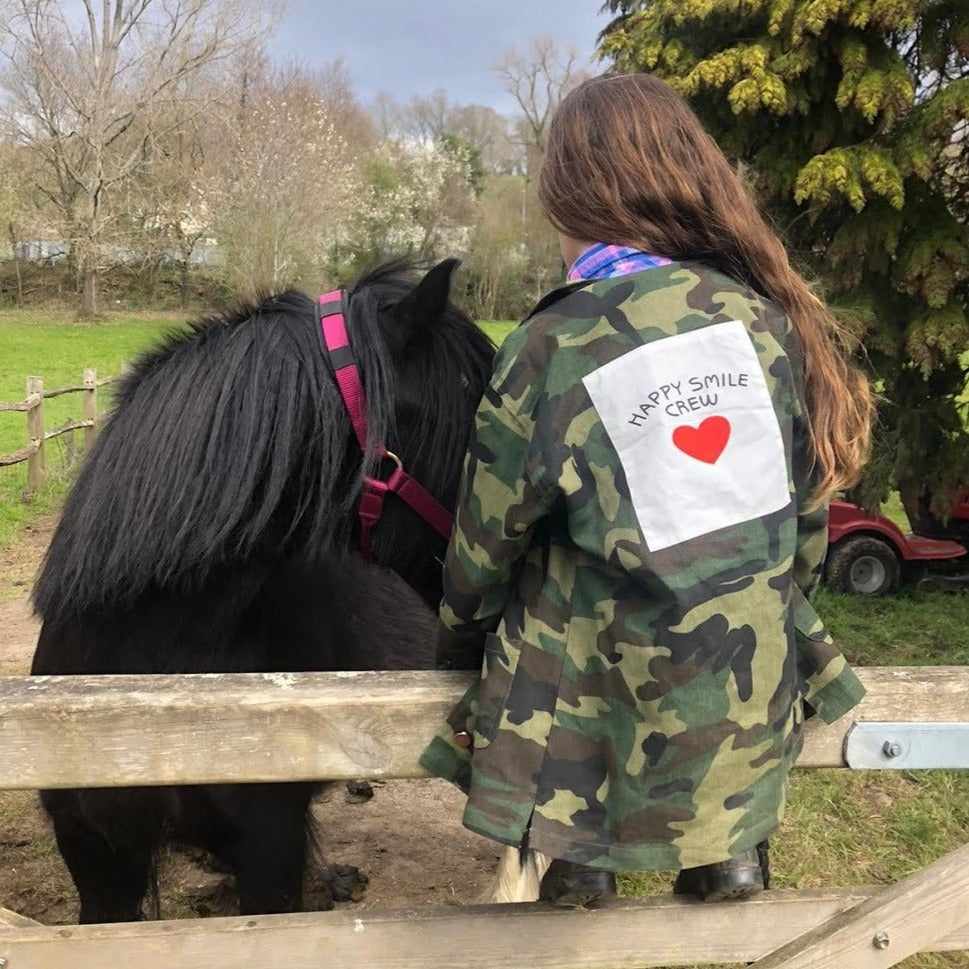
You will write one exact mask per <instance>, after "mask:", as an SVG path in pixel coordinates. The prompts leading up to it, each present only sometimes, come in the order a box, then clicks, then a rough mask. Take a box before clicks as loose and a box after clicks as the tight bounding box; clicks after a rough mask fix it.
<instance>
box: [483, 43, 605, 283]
mask: <svg viewBox="0 0 969 969" xmlns="http://www.w3.org/2000/svg"><path fill="white" fill-rule="evenodd" d="M494 71H495V73H497V74H498V76H499V77H500V78H501V80H502V82H503V83H504V86H505V89H506V90H507V91H508V93H509V94H510V95H511V96H512V97H513V98H514V99H515V102H516V103H517V105H518V107H519V109H520V110H521V115H520V117H519V118H518V119H517V131H518V139H519V142H520V144H521V146H522V149H523V152H524V156H525V166H524V171H525V180H524V185H523V187H522V195H521V205H522V217H521V226H522V234H523V238H522V241H523V243H524V245H525V247H526V251H527V253H528V273H527V275H528V277H529V281H530V283H531V287H532V293H533V297H534V299H536V300H537V299H538V298H539V297H540V296H541V295H542V294H543V293H544V292H545V291H546V290H547V289H548V288H549V286H550V284H551V283H552V281H553V280H554V279H556V278H559V277H560V273H561V264H562V259H561V255H560V253H559V246H558V240H557V237H556V234H555V232H554V231H553V229H552V227H551V226H550V225H549V224H548V222H547V221H546V219H545V217H544V215H543V214H542V211H541V206H540V205H539V202H538V173H539V171H540V169H541V167H542V161H543V159H544V157H545V142H546V138H547V136H548V126H549V123H550V122H551V120H552V115H553V114H554V113H555V109H556V108H557V107H558V106H559V104H560V103H561V101H562V98H563V97H565V95H566V94H568V92H569V91H570V90H571V89H572V88H574V87H575V86H576V85H578V84H579V83H581V82H582V81H583V80H584V79H585V78H586V76H587V72H586V71H584V70H581V69H580V68H579V55H578V52H577V51H576V50H575V49H574V48H567V49H564V50H563V49H562V48H561V47H560V46H559V44H558V42H557V41H556V40H554V39H553V38H551V37H536V38H534V39H533V40H532V41H531V43H530V44H529V45H528V46H527V47H525V48H513V49H511V50H509V51H507V52H506V53H505V54H504V55H503V56H502V58H501V59H500V60H499V61H498V62H497V64H495V66H494Z"/></svg>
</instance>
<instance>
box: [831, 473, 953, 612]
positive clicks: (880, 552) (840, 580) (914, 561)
mask: <svg viewBox="0 0 969 969" xmlns="http://www.w3.org/2000/svg"><path fill="white" fill-rule="evenodd" d="M916 527H917V528H918V529H919V532H920V533H922V534H918V535H916V534H908V535H906V534H905V533H904V532H903V531H902V530H901V529H900V528H899V527H898V526H897V525H896V524H895V523H894V522H893V521H891V520H890V519H888V518H885V516H884V515H872V514H870V513H869V512H866V511H865V510H864V509H863V508H860V507H859V506H858V505H853V504H851V503H850V502H847V501H832V502H831V511H830V517H829V519H828V557H827V561H826V562H825V566H824V577H825V581H826V582H827V583H828V585H830V586H831V587H832V588H834V589H840V590H841V591H842V592H850V593H853V594H855V595H864V596H884V595H888V594H889V593H891V592H894V591H895V590H896V589H897V588H898V586H899V584H900V583H901V582H902V580H903V579H904V580H906V581H911V580H921V581H920V584H925V585H930V586H935V587H940V588H951V587H955V586H959V585H965V584H969V574H967V573H969V559H966V558H965V555H966V547H967V546H969V489H964V490H963V491H960V493H959V496H958V498H957V501H956V504H955V506H954V508H953V512H952V517H951V518H950V520H949V522H948V523H943V522H942V520H941V519H939V518H937V517H935V516H931V515H930V514H928V508H927V503H926V508H925V513H924V514H921V515H920V520H919V521H918V522H917V523H916ZM957 537H958V538H959V539H960V540H961V541H956V540H955V539H956V538H957Z"/></svg>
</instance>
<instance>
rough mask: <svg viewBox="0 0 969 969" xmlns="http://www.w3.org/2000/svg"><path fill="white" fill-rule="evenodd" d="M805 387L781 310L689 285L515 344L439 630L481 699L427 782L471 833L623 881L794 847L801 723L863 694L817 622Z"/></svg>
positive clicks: (646, 282)
mask: <svg viewBox="0 0 969 969" xmlns="http://www.w3.org/2000/svg"><path fill="white" fill-rule="evenodd" d="M800 373H801V364H800V362H799V350H798V342H797V340H796V338H795V336H794V335H793V333H792V330H791V326H790V322H789V320H788V319H787V317H786V316H785V315H784V314H783V313H782V312H781V311H780V310H779V308H778V307H777V306H776V305H774V304H773V303H771V302H769V301H766V300H764V299H762V298H760V297H758V296H756V295H755V294H754V293H752V292H751V291H750V290H749V289H747V288H745V287H744V286H742V285H741V284H739V283H737V282H735V281H734V280H732V279H729V278H727V277H725V276H723V275H720V274H719V273H716V272H714V271H712V270H709V269H707V268H705V267H703V266H700V265H698V264H693V263H673V264H672V265H671V266H668V267H663V268H659V269H651V270H649V271H646V272H639V273H634V274H632V275H628V276H623V277H619V278H612V279H602V280H597V281H595V282H592V283H591V284H585V285H583V286H582V287H581V288H579V289H573V290H571V291H570V290H565V291H563V292H562V293H560V294H558V295H557V296H556V297H554V298H552V299H547V300H545V301H543V304H540V307H539V309H538V311H537V312H536V313H534V314H533V315H532V316H531V317H530V318H529V319H527V320H526V321H525V323H524V324H523V325H522V326H521V327H520V328H519V329H518V330H517V331H515V332H514V333H513V334H512V335H511V336H509V338H508V339H507V340H506V342H505V344H504V346H503V347H502V349H501V351H500V353H499V356H498V359H497V363H496V370H495V375H494V378H493V381H492V383H491V386H490V388H489V390H488V391H487V393H486V394H485V398H484V400H483V401H482V403H481V406H480V409H479V411H478V415H477V419H476V428H475V432H474V435H473V438H472V442H471V445H470V448H469V454H468V459H467V464H466V468H465V480H464V485H463V490H462V498H461V500H460V502H459V511H458V514H457V522H456V528H455V533H454V536H453V538H452V541H451V544H450V546H449V550H448V555H447V561H446V565H445V594H444V601H443V603H442V607H441V619H442V636H441V640H440V642H439V658H440V660H441V664H440V665H443V666H452V667H473V668H477V667H478V665H479V664H480V668H481V678H480V681H479V682H477V683H476V684H475V686H474V687H473V688H472V689H471V690H470V691H469V693H468V694H467V695H466V696H465V698H464V700H463V701H462V702H461V703H460V704H459V705H458V707H457V708H456V709H455V710H454V711H453V713H452V715H451V716H450V718H449V721H448V723H447V724H446V725H445V726H444V727H443V728H442V729H441V731H440V732H439V734H438V735H437V736H436V737H435V738H434V740H433V741H432V742H431V744H430V745H429V746H428V748H427V749H426V750H425V752H424V754H423V756H422V758H421V762H422V764H423V765H424V766H425V767H426V768H428V769H429V770H430V771H431V772H432V773H433V774H436V775H438V776H441V777H446V778H448V779H450V780H452V781H454V782H455V783H457V784H459V785H460V786H461V787H462V788H463V789H464V790H465V791H466V792H467V793H468V802H467V808H466V811H465V814H464V823H465V825H466V826H467V827H469V828H470V829H472V830H474V831H477V832H479V833H481V834H483V835H486V836H488V837H491V838H494V839H496V840H498V841H501V842H504V843H506V844H519V843H521V841H522V839H523V837H524V835H525V833H526V831H528V832H529V843H530V845H531V847H533V848H536V849H538V850H540V851H543V852H545V853H547V854H549V855H551V856H553V857H557V858H568V859H570V860H573V861H577V862H581V863H584V864H589V865H594V866H598V867H604V868H613V869H625V870H643V869H650V868H670V869H675V868H683V867H693V866H696V865H702V864H707V863H711V862H715V861H719V860H723V859H725V858H727V857H730V856H732V855H735V854H737V853H739V852H741V851H743V850H745V849H746V848H748V847H750V846H752V845H754V844H756V843H757V842H758V841H760V840H761V839H763V838H764V837H766V836H767V835H768V834H770V832H771V831H772V830H773V829H775V828H776V827H777V825H778V824H779V822H780V818H781V815H782V813H783V808H784V800H785V792H786V780H787V775H788V771H789V769H790V767H791V765H792V763H793V761H794V759H795V757H796V756H797V753H798V751H799V749H800V739H801V736H800V725H801V721H802V719H803V709H804V706H803V703H804V701H805V700H806V701H807V702H809V703H810V705H811V707H812V708H813V709H814V710H815V711H816V712H817V713H818V714H819V715H820V716H821V717H822V718H823V719H824V720H826V721H828V722H830V721H832V720H834V719H836V718H837V717H840V716H841V715H842V714H844V713H846V712H847V711H848V710H850V709H851V708H852V707H853V706H854V705H855V704H856V703H857V702H858V700H859V699H860V698H861V696H862V695H863V693H864V690H863V688H862V686H861V684H860V683H859V681H858V680H857V678H856V677H855V675H854V673H853V672H852V671H851V670H850V668H849V667H848V666H847V664H846V662H845V660H844V657H843V656H842V655H841V653H840V652H839V651H838V650H837V648H836V647H835V645H834V644H833V642H832V640H831V637H830V636H829V635H828V633H827V631H826V630H825V628H824V626H823V625H822V623H821V621H820V620H819V618H818V616H817V614H816V613H815V611H814V609H813V607H812V606H811V604H810V602H809V600H808V597H809V595H810V593H811V591H812V589H813V588H814V586H815V584H816V582H817V579H818V574H819V570H820V568H821V564H822V560H823V557H824V553H825V549H826V545H827V534H826V519H827V515H826V511H825V509H823V508H822V509H819V510H817V511H813V512H810V513H809V512H807V511H806V510H805V505H806V502H807V499H808V496H809V493H810V480H809V478H810V461H809V458H808V453H809V448H808V437H807V433H808V432H807V426H806V423H805V418H804V414H803V412H802V408H801V404H800V398H799V394H798V386H799V382H800V380H801V377H800ZM460 731H467V732H468V733H470V734H471V735H472V737H473V749H472V750H468V749H465V748H464V747H462V746H461V744H460V741H461V740H464V741H465V743H466V742H467V738H461V737H460V736H459V737H458V738H457V740H456V739H455V733H456V732H460Z"/></svg>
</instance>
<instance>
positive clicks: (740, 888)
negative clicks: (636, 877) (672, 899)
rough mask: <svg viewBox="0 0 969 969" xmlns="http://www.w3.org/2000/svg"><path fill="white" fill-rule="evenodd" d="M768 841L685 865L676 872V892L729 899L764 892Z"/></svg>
mask: <svg viewBox="0 0 969 969" xmlns="http://www.w3.org/2000/svg"><path fill="white" fill-rule="evenodd" d="M766 869H767V842H766V841H762V842H761V843H760V844H759V845H757V847H755V848H748V849H747V851H744V852H742V853H741V854H739V855H737V857H736V858H728V859H727V860H726V861H718V862H716V863H715V864H713V865H700V867H699V868H684V869H683V871H681V872H680V873H679V875H677V876H676V883H675V884H674V885H673V894H674V895H696V896H697V897H698V898H700V899H702V900H703V901H705V902H725V901H728V900H731V899H733V900H740V899H744V898H750V897H751V896H752V895H756V894H758V893H759V892H762V891H763V890H764V888H765V887H766V883H767V877H766Z"/></svg>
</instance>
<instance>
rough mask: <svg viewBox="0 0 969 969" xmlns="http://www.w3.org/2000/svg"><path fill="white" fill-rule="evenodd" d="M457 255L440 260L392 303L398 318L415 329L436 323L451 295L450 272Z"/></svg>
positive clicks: (458, 261) (401, 322)
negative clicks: (400, 298) (454, 257)
mask: <svg viewBox="0 0 969 969" xmlns="http://www.w3.org/2000/svg"><path fill="white" fill-rule="evenodd" d="M460 265H461V260H460V259H445V260H444V262H439V263H438V264H437V265H436V266H435V267H434V268H433V269H431V270H429V271H428V273H427V275H426V276H425V277H424V278H423V279H422V280H421V281H420V282H419V283H418V284H417V285H416V286H415V287H414V289H413V290H411V292H410V293H408V294H407V296H405V297H404V298H403V299H402V300H401V301H400V302H399V303H398V304H397V305H396V306H395V307H394V315H395V316H396V317H397V322H398V323H400V324H401V325H403V326H405V327H407V328H408V329H409V330H411V331H412V332H413V331H416V330H420V329H423V328H424V327H426V326H428V325H430V324H432V323H435V322H436V321H437V320H439V319H440V318H441V317H442V316H443V315H444V313H445V311H446V310H447V304H448V298H449V297H450V295H451V276H452V275H453V273H454V270H455V269H457V268H458V266H460Z"/></svg>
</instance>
